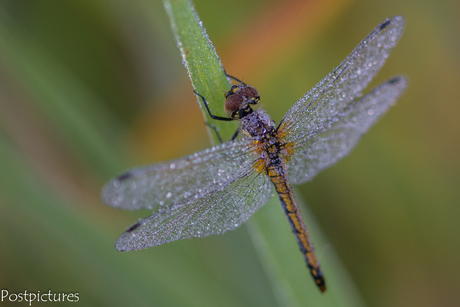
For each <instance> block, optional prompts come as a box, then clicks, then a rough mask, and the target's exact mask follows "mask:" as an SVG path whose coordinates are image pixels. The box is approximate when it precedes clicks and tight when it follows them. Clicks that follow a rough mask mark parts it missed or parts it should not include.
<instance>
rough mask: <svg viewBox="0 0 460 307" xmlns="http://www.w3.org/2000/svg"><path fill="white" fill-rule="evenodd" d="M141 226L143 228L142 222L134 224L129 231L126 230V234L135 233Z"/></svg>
mask: <svg viewBox="0 0 460 307" xmlns="http://www.w3.org/2000/svg"><path fill="white" fill-rule="evenodd" d="M139 226H141V223H140V222H137V223H136V224H134V225H133V226H131V227H129V228H128V230H126V232H133V231H134V230H136V229H137V228H139Z"/></svg>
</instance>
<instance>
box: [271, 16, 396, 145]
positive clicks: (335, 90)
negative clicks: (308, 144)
mask: <svg viewBox="0 0 460 307" xmlns="http://www.w3.org/2000/svg"><path fill="white" fill-rule="evenodd" d="M403 29H404V18H403V17H401V16H396V17H393V18H389V19H387V20H385V21H384V22H382V23H381V24H380V25H379V26H378V27H376V28H375V29H374V31H372V32H371V33H370V34H369V35H368V36H367V37H366V38H365V39H364V40H363V41H362V42H361V43H360V44H359V45H358V46H357V47H356V48H355V49H354V50H353V51H352V52H351V53H350V55H348V56H347V57H346V58H345V60H344V61H343V62H342V63H341V64H340V65H339V66H338V67H337V68H335V69H334V71H333V72H332V73H330V74H329V75H327V76H326V77H325V78H324V79H323V80H321V81H320V82H319V83H318V84H317V85H316V86H315V87H313V88H312V89H311V90H310V91H309V92H308V93H307V94H305V96H304V97H303V98H301V99H300V100H299V101H298V102H296V104H294V106H292V108H291V109H290V110H289V111H288V112H287V113H286V115H285V116H284V118H283V120H282V122H281V124H280V127H279V129H280V130H283V131H288V134H289V135H288V138H291V139H294V140H296V139H298V138H313V137H315V135H317V134H319V133H321V132H323V131H324V129H327V127H329V126H331V125H332V124H333V123H334V122H335V121H336V120H337V118H339V117H340V116H341V115H342V113H343V111H344V110H345V109H346V108H347V107H348V106H349V105H350V103H352V101H353V100H354V99H355V98H356V97H359V96H361V94H362V91H363V90H364V89H365V88H366V87H367V85H368V84H369V82H370V81H371V79H372V78H373V77H374V76H375V74H376V73H377V72H378V71H379V70H380V68H381V67H382V65H383V64H384V63H385V60H386V59H387V57H388V56H389V53H390V51H391V49H392V48H393V47H394V46H395V45H396V43H397V42H398V40H399V37H400V36H401V34H402V31H403Z"/></svg>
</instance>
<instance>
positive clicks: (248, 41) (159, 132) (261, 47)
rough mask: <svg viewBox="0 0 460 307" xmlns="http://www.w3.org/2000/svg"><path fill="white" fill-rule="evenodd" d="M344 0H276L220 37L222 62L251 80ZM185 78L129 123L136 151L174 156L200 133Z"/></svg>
mask: <svg viewBox="0 0 460 307" xmlns="http://www.w3.org/2000/svg"><path fill="white" fill-rule="evenodd" d="M349 2H350V1H349V0H328V1H324V0H323V1H320V0H310V1H304V0H294V1H289V2H287V1H278V2H276V3H274V4H273V5H271V6H269V7H267V8H266V9H264V10H263V11H259V12H258V15H254V18H252V19H251V22H248V23H247V24H244V25H243V26H242V27H240V28H239V29H237V30H235V31H234V32H233V33H234V34H233V35H232V36H231V37H229V38H227V39H226V40H225V42H226V44H225V46H220V47H218V48H217V50H222V52H221V55H222V56H221V58H222V60H223V61H222V63H223V64H224V66H225V68H226V69H228V71H229V73H231V74H233V75H235V76H236V77H239V78H243V77H244V78H247V80H248V79H253V77H252V76H253V75H254V74H256V73H259V74H260V73H261V72H262V71H263V68H264V67H267V68H268V69H270V67H273V64H274V60H276V59H278V58H280V57H283V56H289V55H288V53H292V52H293V51H295V48H292V47H290V48H289V46H292V45H294V46H295V45H296V44H299V43H302V44H304V43H306V42H308V41H311V40H312V39H313V38H314V36H315V34H317V33H320V32H321V31H322V30H323V28H324V27H325V26H326V25H327V24H329V23H330V22H331V20H333V19H334V17H335V16H336V15H337V14H338V13H339V12H341V11H342V10H343V8H344V7H345V6H346V5H347V4H348V3H349ZM254 79H255V78H254ZM185 82H188V81H185V76H184V79H182V80H181V81H180V83H181V85H178V86H177V88H178V89H179V90H177V91H174V92H172V93H171V96H170V97H167V98H166V99H165V100H164V101H163V102H161V104H160V105H162V106H164V107H162V108H161V110H158V108H157V107H152V108H151V109H150V110H147V111H145V110H144V111H143V112H142V114H141V115H140V119H139V121H138V125H137V126H136V127H135V130H136V132H137V133H136V134H137V135H138V136H139V142H140V144H142V146H143V148H142V152H144V153H146V154H149V153H155V158H157V159H159V160H164V159H171V158H173V157H177V153H178V152H180V153H182V154H183V153H184V149H183V147H184V146H187V145H190V143H193V140H196V139H198V138H200V137H204V134H203V133H201V134H200V133H197V130H199V129H202V131H205V130H204V128H201V127H204V123H203V117H202V115H201V114H200V111H199V108H198V106H197V105H196V99H195V96H194V95H193V94H192V90H191V89H190V86H189V85H187V84H186V83H185ZM153 118H155V120H152V119H153ZM159 144H161V146H159ZM187 152H190V151H188V150H187ZM146 159H147V157H146Z"/></svg>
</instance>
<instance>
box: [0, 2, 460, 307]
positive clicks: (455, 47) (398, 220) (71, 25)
mask: <svg viewBox="0 0 460 307" xmlns="http://www.w3.org/2000/svg"><path fill="white" fill-rule="evenodd" d="M194 3H195V8H196V10H197V12H198V14H199V16H200V18H201V20H202V21H203V23H204V26H205V27H206V29H207V33H208V34H209V36H210V39H211V40H212V41H213V43H214V45H215V47H216V50H217V53H218V55H219V56H220V57H221V60H222V63H223V65H224V67H225V68H226V69H227V71H228V72H229V73H230V74H232V75H235V76H237V77H238V78H242V79H244V81H246V82H247V83H250V84H252V85H254V86H256V87H257V88H258V90H259V91H260V93H261V96H262V102H263V106H264V108H266V109H267V110H268V112H269V113H270V114H271V115H272V117H273V118H274V119H275V120H276V121H279V120H280V119H281V118H282V116H283V114H284V113H285V112H286V111H287V110H288V109H289V108H290V107H291V106H292V105H293V104H294V102H295V101H296V100H297V99H298V98H299V97H301V96H302V95H303V94H304V93H305V92H307V91H308V90H309V89H310V88H311V87H312V86H313V85H314V84H315V83H316V82H318V81H319V80H320V79H321V78H323V77H324V76H325V75H326V74H327V73H329V72H330V71H331V70H332V68H333V67H335V66H337V65H338V64H339V63H340V61H341V60H343V59H344V58H345V56H346V55H347V54H348V53H349V52H350V51H351V50H352V49H353V48H354V47H355V46H356V45H357V44H358V43H359V42H360V41H361V40H362V39H363V38H364V37H365V36H366V35H367V34H368V33H369V32H370V31H371V30H372V29H373V28H374V27H375V26H377V25H378V24H379V23H380V22H381V21H382V20H384V19H385V18H386V17H387V16H394V15H403V16H404V17H405V18H406V30H405V33H404V34H403V36H402V39H401V41H400V43H399V44H398V46H397V47H396V48H395V50H394V51H393V53H392V55H391V57H390V58H389V60H388V62H387V64H386V65H385V66H384V68H383V69H382V71H381V72H380V74H379V75H378V76H377V78H376V80H374V82H373V85H375V84H377V83H380V82H382V81H383V80H386V79H388V78H389V77H390V76H392V75H394V74H405V75H407V76H408V78H409V81H410V85H409V88H408V90H407V92H406V94H405V95H404V96H403V97H402V98H401V99H400V100H399V101H398V103H397V104H396V106H395V107H394V108H392V109H391V110H390V112H389V113H388V114H387V115H386V116H384V117H383V119H382V120H381V121H380V122H378V123H377V125H375V126H374V127H373V128H372V129H371V130H370V132H369V133H367V134H366V135H365V136H364V137H363V139H362V141H361V142H360V143H359V145H358V146H357V148H356V149H355V150H354V151H353V152H352V153H351V155H349V156H348V157H346V158H345V159H343V160H342V161H340V162H339V163H338V164H337V165H335V166H333V167H331V168H330V169H328V170H326V171H324V172H322V173H321V174H319V175H318V176H317V177H316V178H315V179H314V180H313V181H312V182H311V183H306V184H304V185H302V186H300V187H299V191H300V192H301V193H302V194H303V196H304V198H305V200H306V201H307V202H308V204H309V208H310V211H311V213H312V214H313V215H314V216H315V218H316V220H317V222H318V223H319V225H320V226H321V228H322V230H323V232H324V233H325V235H326V237H327V238H328V242H329V243H328V244H329V245H330V246H329V247H328V246H320V247H319V248H320V249H321V250H322V254H320V255H319V257H320V258H321V257H327V254H328V253H333V252H334V251H335V252H337V254H338V255H339V257H340V259H341V260H342V262H343V263H344V265H345V267H346V268H347V270H348V273H349V276H350V277H351V278H352V279H353V281H354V284H355V285H356V288H357V289H358V291H359V293H360V294H361V296H362V300H363V301H364V303H365V304H367V305H370V306H458V305H459V304H460V293H459V291H458V289H459V287H460V264H459V259H460V244H459V243H460V222H459V221H458V217H459V213H460V186H459V184H460V159H459V156H460V121H459V120H458V119H459V115H460V104H459V103H458V101H459V98H458V97H460V86H459V85H458V84H459V82H460V60H459V59H460V56H459V55H460V52H459V51H460V37H459V34H458V33H460V18H459V13H458V12H460V3H459V2H456V1H433V0H425V1H424V0H422V1H395V0H387V1H351V0H348V1H338V0H323V1H319V0H315V1H300V0H298V1H281V0H271V1H261V0H257V1H256V0H253V1H247V0H246V1H243V0H237V1H223V0H215V1H205V0H195V1H194ZM208 146H209V138H208V136H207V132H206V129H205V126H204V124H203V118H202V116H201V114H200V110H199V108H198V105H197V104H196V99H195V96H194V95H193V93H192V88H191V85H190V81H189V80H188V78H187V73H186V70H185V68H184V67H183V66H182V63H181V57H180V54H179V51H178V49H177V47H176V44H175V41H174V38H173V35H172V33H171V29H170V27H169V20H168V18H167V16H166V13H165V11H164V9H163V5H162V3H161V1H159V0H133V1H121V0H67V1H61V0H47V1H33V0H21V1H17V0H0V287H1V288H2V289H7V290H8V291H10V292H23V291H24V289H27V290H28V291H32V292H36V291H38V290H40V291H41V292H47V291H48V290H52V292H55V293H62V292H64V293H75V292H78V293H79V294H80V301H79V303H77V304H83V306H277V303H276V302H277V301H276V299H275V296H276V294H275V293H273V291H272V289H271V287H270V283H269V281H267V273H266V272H265V271H264V270H263V265H262V264H261V260H260V259H259V257H258V254H257V250H256V248H255V247H254V245H253V243H252V241H251V239H250V237H249V235H248V230H247V227H241V228H240V229H238V230H237V231H234V232H230V233H227V234H225V235H223V236H212V237H209V238H203V239H193V240H185V241H180V242H175V243H171V244H166V245H164V246H159V247H155V248H151V249H147V250H144V251H138V252H130V253H120V252H116V251H115V250H114V247H113V246H114V242H115V240H116V239H117V238H118V236H119V235H120V234H121V233H122V232H123V230H125V229H126V227H128V226H129V225H131V224H132V223H133V222H134V221H136V220H137V218H139V217H145V216H147V215H148V214H149V212H148V211H139V212H124V211H119V210H115V209H113V208H110V207H107V206H105V205H104V204H102V203H101V201H100V200H99V193H100V189H101V187H102V185H103V184H104V183H105V182H106V181H107V180H108V179H109V178H110V177H112V176H115V175H117V174H119V173H121V172H122V171H123V170H125V169H126V168H128V167H132V166H136V165H140V164H147V163H153V162H157V161H161V160H167V159H172V158H177V157H180V156H183V155H185V154H189V153H193V152H194V151H197V150H200V149H203V148H205V147H208ZM261 210H264V208H262V209H261ZM280 214H281V210H280ZM307 226H308V225H307ZM286 227H288V226H287V224H286ZM286 240H291V237H289V238H286ZM317 248H318V246H317ZM299 258H301V257H300V256H299ZM300 269H304V268H303V263H302V261H301V260H300V261H299V270H300ZM325 273H326V277H327V272H325ZM308 281H309V282H310V280H308ZM350 283H352V282H351V281H350ZM326 295H328V294H326ZM320 302H321V301H320ZM2 304H4V305H8V303H0V305H2ZM33 304H34V305H35V304H37V305H39V303H35V302H34V303H33ZM61 304H62V305H66V304H65V303H61ZM69 304H70V303H69Z"/></svg>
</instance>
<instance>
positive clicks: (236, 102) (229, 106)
mask: <svg viewBox="0 0 460 307" xmlns="http://www.w3.org/2000/svg"><path fill="white" fill-rule="evenodd" d="M230 91H231V90H230ZM230 91H229V92H230ZM242 103H243V97H241V95H240V94H239V93H238V94H232V95H229V96H227V99H226V100H225V104H224V110H225V114H227V116H230V117H231V118H234V117H235V113H238V110H239V109H240V108H241V104H242Z"/></svg>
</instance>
